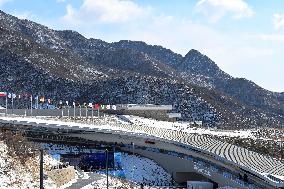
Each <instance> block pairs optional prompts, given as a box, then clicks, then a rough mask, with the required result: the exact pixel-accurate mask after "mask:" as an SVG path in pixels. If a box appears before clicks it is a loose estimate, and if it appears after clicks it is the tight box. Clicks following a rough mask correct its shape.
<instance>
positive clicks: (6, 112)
mask: <svg viewBox="0 0 284 189" xmlns="http://www.w3.org/2000/svg"><path fill="white" fill-rule="evenodd" d="M7 114H8V93H7V92H6V111H5V116H7Z"/></svg>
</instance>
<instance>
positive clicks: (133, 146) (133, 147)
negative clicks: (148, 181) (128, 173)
mask: <svg viewBox="0 0 284 189" xmlns="http://www.w3.org/2000/svg"><path fill="white" fill-rule="evenodd" d="M134 149H135V145H134V142H132V155H133V159H134ZM134 169H135V164H134V161H133V169H132V181H134Z"/></svg>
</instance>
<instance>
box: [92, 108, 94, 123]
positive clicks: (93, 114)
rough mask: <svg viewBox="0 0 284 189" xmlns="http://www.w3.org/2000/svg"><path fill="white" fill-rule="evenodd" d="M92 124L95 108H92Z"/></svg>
mask: <svg viewBox="0 0 284 189" xmlns="http://www.w3.org/2000/svg"><path fill="white" fill-rule="evenodd" d="M92 122H94V107H92Z"/></svg>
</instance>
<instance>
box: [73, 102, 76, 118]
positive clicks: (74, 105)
mask: <svg viewBox="0 0 284 189" xmlns="http://www.w3.org/2000/svg"><path fill="white" fill-rule="evenodd" d="M73 105H74V119H75V116H76V111H75V106H76V104H75V103H74V102H73Z"/></svg>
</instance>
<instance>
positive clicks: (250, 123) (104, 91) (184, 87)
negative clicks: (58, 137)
mask: <svg viewBox="0 0 284 189" xmlns="http://www.w3.org/2000/svg"><path fill="white" fill-rule="evenodd" d="M0 32H1V33H0V75H1V79H0V89H1V90H2V91H3V90H4V91H17V92H32V93H34V94H39V95H44V96H46V97H49V98H52V99H54V103H56V101H58V100H60V99H63V100H69V101H81V102H89V101H94V102H95V101H100V102H102V103H113V104H115V103H153V104H172V105H173V106H174V108H175V109H176V111H178V112H181V113H182V119H183V120H188V121H197V120H202V121H203V122H204V123H205V125H207V126H211V127H215V126H218V127H226V128H242V127H256V126H271V127H277V126H278V127H279V126H281V125H282V124H283V123H284V117H283V116H284V112H283V111H284V102H283V95H281V94H280V93H279V94H278V93H273V92H270V91H267V90H265V89H262V88H261V87H259V86H257V85H255V84H254V83H252V82H250V81H248V80H245V79H239V78H233V77H231V76H230V75H228V74H227V73H225V72H223V71H222V70H221V69H219V68H218V66H217V65H216V64H215V63H214V62H213V61H212V60H210V59H209V58H208V57H207V56H205V55H203V54H201V53H200V52H198V51H197V50H190V51H189V53H188V54H187V55H186V56H184V57H183V56H181V55H179V54H177V53H174V52H172V51H171V50H169V49H165V48H163V47H161V46H151V45H147V44H146V43H144V42H137V41H126V40H123V41H119V42H115V43H107V42H104V41H102V40H99V39H87V38H85V37H84V36H82V35H81V34H79V33H77V32H74V31H69V30H64V31H56V30H52V29H49V28H47V27H45V26H42V25H40V24H37V23H34V22H31V21H28V20H20V19H18V18H16V17H13V16H11V15H8V14H5V13H4V12H0ZM1 100H2V101H1ZM1 102H2V103H1ZM0 103H1V104H3V103H4V102H3V99H0ZM16 104H17V102H16ZM20 104H23V103H20V102H19V103H18V105H20Z"/></svg>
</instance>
